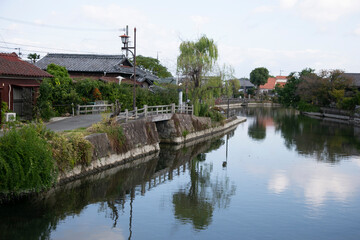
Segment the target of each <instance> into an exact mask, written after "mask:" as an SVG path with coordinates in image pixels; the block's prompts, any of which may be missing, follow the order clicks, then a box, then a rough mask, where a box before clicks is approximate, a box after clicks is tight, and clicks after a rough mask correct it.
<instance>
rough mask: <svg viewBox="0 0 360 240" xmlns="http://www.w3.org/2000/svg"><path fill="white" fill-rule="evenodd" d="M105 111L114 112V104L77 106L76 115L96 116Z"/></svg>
mask: <svg viewBox="0 0 360 240" xmlns="http://www.w3.org/2000/svg"><path fill="white" fill-rule="evenodd" d="M107 111H111V112H114V104H98V105H78V106H77V111H76V114H77V115H80V114H90V113H91V114H96V113H102V112H107Z"/></svg>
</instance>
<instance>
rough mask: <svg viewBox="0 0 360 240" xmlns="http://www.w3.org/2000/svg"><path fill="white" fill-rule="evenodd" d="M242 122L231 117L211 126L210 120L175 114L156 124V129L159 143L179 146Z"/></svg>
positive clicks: (243, 119) (244, 119)
mask: <svg viewBox="0 0 360 240" xmlns="http://www.w3.org/2000/svg"><path fill="white" fill-rule="evenodd" d="M244 121H246V118H238V117H233V118H230V119H228V120H227V121H225V122H224V123H223V124H213V123H212V122H211V119H210V118H205V117H195V116H191V115H185V114H175V115H174V116H173V117H172V119H170V120H169V121H163V122H157V123H156V127H157V130H158V133H159V138H160V142H162V143H172V144H181V143H184V142H189V141H194V140H198V139H203V138H206V137H208V136H213V135H215V134H217V133H219V132H224V131H226V130H228V129H230V128H232V127H236V126H237V125H238V124H239V123H241V122H244ZM204 140H205V139H204Z"/></svg>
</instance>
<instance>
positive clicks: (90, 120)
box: [46, 114, 103, 132]
mask: <svg viewBox="0 0 360 240" xmlns="http://www.w3.org/2000/svg"><path fill="white" fill-rule="evenodd" d="M102 116H103V114H92V115H80V116H75V117H68V118H64V119H62V120H59V121H56V122H50V123H47V124H46V127H47V128H48V129H50V130H52V131H55V132H60V131H65V130H73V129H76V128H83V127H90V126H91V125H93V124H94V123H97V122H100V121H101V120H102V118H103V117H102Z"/></svg>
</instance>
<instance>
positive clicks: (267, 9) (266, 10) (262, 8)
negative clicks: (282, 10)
mask: <svg viewBox="0 0 360 240" xmlns="http://www.w3.org/2000/svg"><path fill="white" fill-rule="evenodd" d="M273 11H274V8H273V7H272V6H267V5H262V6H259V7H257V8H255V9H254V10H253V13H270V12H273Z"/></svg>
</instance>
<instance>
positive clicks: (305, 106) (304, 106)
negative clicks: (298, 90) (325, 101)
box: [298, 100, 320, 112]
mask: <svg viewBox="0 0 360 240" xmlns="http://www.w3.org/2000/svg"><path fill="white" fill-rule="evenodd" d="M298 109H299V111H302V112H319V111H320V108H319V107H318V106H315V105H313V104H310V103H307V102H305V101H303V100H301V101H300V102H299V104H298Z"/></svg>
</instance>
